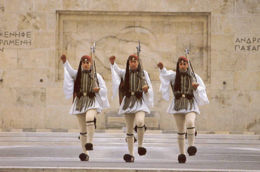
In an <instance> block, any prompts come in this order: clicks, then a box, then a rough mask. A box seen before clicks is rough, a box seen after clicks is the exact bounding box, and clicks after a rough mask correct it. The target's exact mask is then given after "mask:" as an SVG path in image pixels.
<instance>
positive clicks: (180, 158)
mask: <svg viewBox="0 0 260 172" xmlns="http://www.w3.org/2000/svg"><path fill="white" fill-rule="evenodd" d="M178 161H179V163H185V162H186V156H185V155H184V154H180V155H179V156H178Z"/></svg>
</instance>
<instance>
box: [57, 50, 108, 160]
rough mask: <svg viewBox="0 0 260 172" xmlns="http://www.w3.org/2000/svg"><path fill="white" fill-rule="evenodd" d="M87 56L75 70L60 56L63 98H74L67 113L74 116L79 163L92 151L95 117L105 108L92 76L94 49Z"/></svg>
mask: <svg viewBox="0 0 260 172" xmlns="http://www.w3.org/2000/svg"><path fill="white" fill-rule="evenodd" d="M91 53H92V54H91V56H89V55H83V56H82V57H81V59H80V62H79V65H78V70H75V69H73V68H72V67H71V65H70V64H69V62H68V60H67V57H66V56H65V55H62V56H61V60H62V62H63V65H64V86H63V88H64V93H65V95H66V97H67V98H70V97H72V95H73V96H74V99H73V104H72V106H71V108H70V112H69V113H70V114H72V115H75V116H76V117H77V119H78V121H79V128H80V137H79V138H80V142H81V146H82V153H81V154H80V155H79V159H80V160H81V161H88V160H89V153H88V151H92V150H93V136H94V132H95V128H96V115H97V114H98V113H100V112H101V111H102V110H103V109H104V108H108V107H109V102H108V99H107V88H106V84H105V81H104V80H103V78H102V76H101V75H100V74H98V73H97V72H96V67H95V61H94V60H93V57H94V56H95V54H94V53H95V45H94V46H93V47H92V51H91Z"/></svg>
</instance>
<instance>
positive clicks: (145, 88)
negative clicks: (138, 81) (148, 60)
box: [142, 85, 149, 93]
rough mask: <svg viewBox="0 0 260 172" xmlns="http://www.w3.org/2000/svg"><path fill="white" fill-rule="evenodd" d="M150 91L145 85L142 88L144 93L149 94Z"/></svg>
mask: <svg viewBox="0 0 260 172" xmlns="http://www.w3.org/2000/svg"><path fill="white" fill-rule="evenodd" d="M148 89H149V86H148V85H144V86H143V88H142V90H143V92H145V93H147V91H148Z"/></svg>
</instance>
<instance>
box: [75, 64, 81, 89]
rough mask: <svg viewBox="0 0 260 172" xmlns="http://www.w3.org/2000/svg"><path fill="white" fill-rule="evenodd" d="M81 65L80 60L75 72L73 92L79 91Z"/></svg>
mask: <svg viewBox="0 0 260 172" xmlns="http://www.w3.org/2000/svg"><path fill="white" fill-rule="evenodd" d="M81 65H82V61H80V63H79V67H78V73H77V77H76V80H75V82H74V90H73V93H74V94H75V93H78V92H79V91H80V84H81Z"/></svg>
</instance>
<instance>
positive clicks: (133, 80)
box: [109, 42, 153, 162]
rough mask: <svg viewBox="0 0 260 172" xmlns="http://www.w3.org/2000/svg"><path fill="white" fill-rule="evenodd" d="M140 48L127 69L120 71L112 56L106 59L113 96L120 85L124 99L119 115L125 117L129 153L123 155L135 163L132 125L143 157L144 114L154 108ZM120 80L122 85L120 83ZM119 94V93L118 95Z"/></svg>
mask: <svg viewBox="0 0 260 172" xmlns="http://www.w3.org/2000/svg"><path fill="white" fill-rule="evenodd" d="M140 51H141V46H140V42H139V45H138V47H137V55H135V54H132V55H130V56H128V58H127V62H126V68H125V69H121V68H119V67H118V66H117V64H116V62H115V59H116V58H115V56H111V57H110V58H109V60H110V63H111V73H112V84H113V95H116V93H117V91H118V90H119V89H118V88H119V86H120V85H122V89H121V91H122V93H123V98H122V101H120V102H121V104H120V107H119V112H118V113H119V114H122V115H124V117H125V120H126V128H127V134H126V142H127V144H128V153H127V154H125V155H124V157H123V159H124V160H125V162H134V159H135V158H134V140H135V138H134V134H133V133H134V129H133V126H134V122H135V124H136V127H135V130H136V131H137V136H138V139H137V141H138V154H139V155H140V156H144V155H145V154H146V148H145V147H143V138H144V132H145V130H146V126H145V124H144V118H145V114H148V113H150V109H149V108H150V107H152V106H153V90H152V84H151V81H150V78H149V75H148V73H147V72H146V71H145V70H143V67H142V65H141V60H140ZM121 78H122V81H123V83H122V84H120V82H121ZM119 95H120V94H119Z"/></svg>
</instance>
